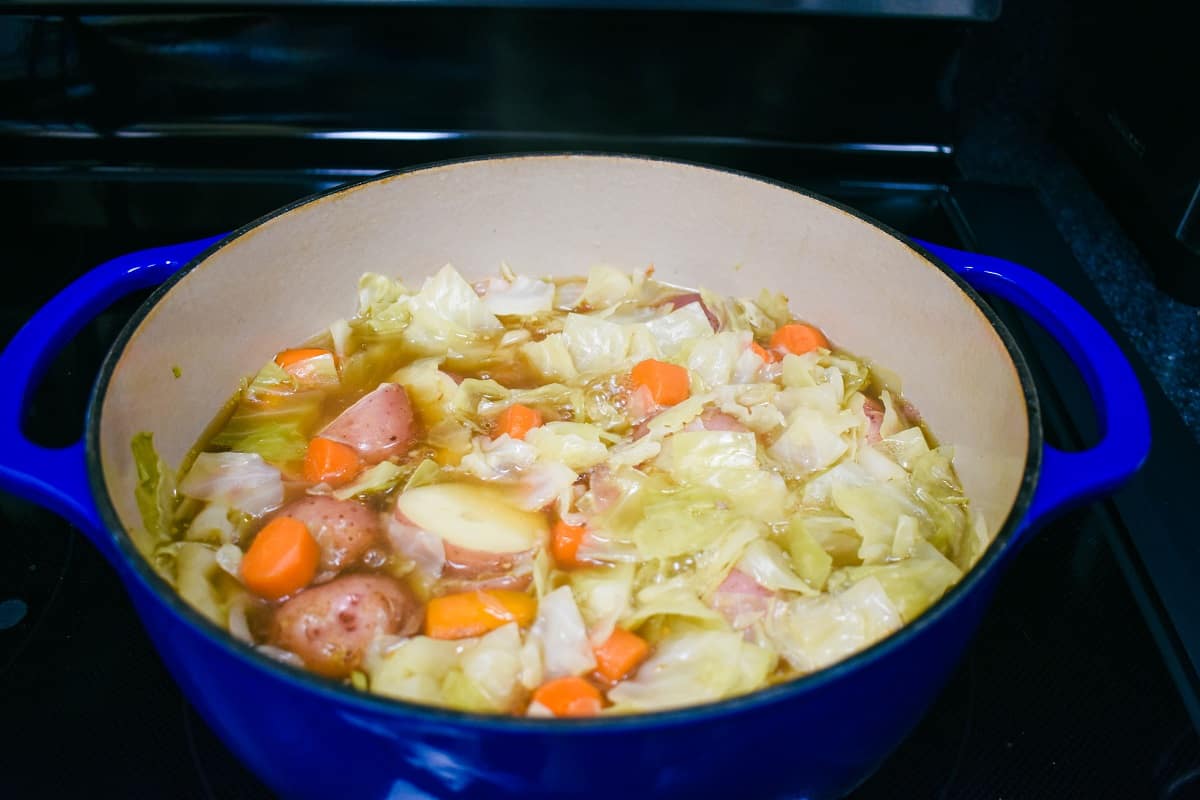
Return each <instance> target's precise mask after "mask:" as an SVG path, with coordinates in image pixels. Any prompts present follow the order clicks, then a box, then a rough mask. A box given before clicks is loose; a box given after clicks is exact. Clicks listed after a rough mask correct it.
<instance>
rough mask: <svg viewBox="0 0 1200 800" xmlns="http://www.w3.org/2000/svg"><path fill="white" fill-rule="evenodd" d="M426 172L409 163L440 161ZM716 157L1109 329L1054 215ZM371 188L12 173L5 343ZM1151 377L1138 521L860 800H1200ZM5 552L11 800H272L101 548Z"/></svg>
mask: <svg viewBox="0 0 1200 800" xmlns="http://www.w3.org/2000/svg"><path fill="white" fill-rule="evenodd" d="M667 150H668V151H669V148H667ZM668 154H669V152H668ZM685 155H688V156H691V157H695V156H696V154H695V153H691V152H689V153H685ZM408 156H411V157H401V159H400V160H399V161H397V160H392V161H390V162H388V163H405V162H415V161H419V160H425V159H427V158H430V157H438V154H437V153H432V152H429V151H428V150H427V149H423V150H422V151H421V152H420V153H419V154H413V153H411V152H409V153H408ZM703 156H704V160H708V161H713V162H723V163H728V164H731V165H735V166H739V165H745V164H750V165H752V168H753V169H755V170H756V171H759V172H762V173H766V174H771V175H772V176H774V177H778V178H782V179H784V180H790V181H793V182H796V183H799V184H801V185H806V186H808V187H810V188H812V189H814V190H816V191H818V192H821V193H824V194H827V195H829V196H832V197H834V198H836V199H839V200H841V201H843V202H845V203H847V204H849V205H851V206H854V207H856V208H858V209H861V210H862V211H863V212H865V213H867V214H868V215H871V216H873V217H876V218H878V219H880V220H882V221H884V222H886V223H888V224H890V225H892V226H893V227H895V228H898V229H899V230H901V231H903V232H905V233H908V234H911V235H914V236H918V237H921V238H925V239H929V240H932V241H936V242H940V243H945V244H951V245H958V246H964V247H968V248H976V249H979V250H981V251H987V252H992V253H994V254H996V255H1002V256H1007V257H1010V258H1014V259H1015V260H1020V261H1023V262H1024V263H1026V264H1027V265H1029V266H1031V267H1033V268H1035V269H1038V270H1041V271H1043V272H1045V273H1046V274H1048V275H1049V276H1050V277H1051V278H1053V279H1054V280H1056V281H1058V282H1060V283H1061V284H1063V285H1064V286H1065V287H1066V288H1068V289H1069V290H1070V291H1072V292H1073V293H1074V294H1075V295H1076V296H1077V297H1078V298H1079V299H1080V300H1081V302H1083V303H1084V304H1085V305H1087V306H1089V307H1090V308H1091V309H1092V310H1093V311H1100V304H1099V299H1098V297H1097V295H1096V293H1095V290H1094V288H1093V287H1091V286H1090V285H1088V284H1087V280H1086V278H1084V276H1083V273H1082V272H1081V271H1080V270H1079V268H1078V267H1077V265H1076V264H1075V263H1074V262H1073V261H1072V260H1071V258H1070V255H1069V253H1068V251H1067V250H1066V249H1065V247H1064V246H1063V244H1062V243H1061V241H1059V240H1058V238H1057V235H1056V233H1055V231H1054V228H1053V226H1052V224H1051V223H1050V221H1049V220H1048V219H1047V218H1046V217H1045V215H1044V214H1043V213H1042V211H1041V208H1040V206H1039V204H1038V201H1037V199H1036V197H1035V196H1034V195H1033V194H1032V193H1031V192H1026V191H1022V190H1015V189H1000V188H997V187H990V186H979V185H972V184H959V183H954V182H953V181H950V182H946V181H943V180H942V179H941V178H939V179H937V180H935V181H932V182H929V183H922V182H919V181H916V180H914V179H913V178H912V175H911V172H913V170H901V171H900V172H902V173H904V174H903V175H902V179H899V180H895V179H892V177H893V176H889V178H888V179H886V180H885V179H872V178H871V177H870V176H869V174H867V173H869V172H870V170H869V169H859V168H856V169H855V170H854V172H855V177H854V179H853V180H850V179H847V178H846V177H845V176H844V175H843V176H842V177H841V178H839V177H838V176H837V174H834V175H832V176H831V175H830V170H814V169H811V166H812V164H811V158H808V160H807V161H805V160H804V159H799V158H796V157H793V156H789V155H788V154H787V153H782V154H781V153H775V154H767V155H765V156H764V155H763V154H762V153H753V152H749V151H747V152H742V153H737V152H732V151H730V152H725V151H723V150H721V149H720V148H719V147H715V146H714V147H712V148H709V149H708V150H706V152H705V153H704V154H703ZM810 156H811V154H810ZM806 158H807V157H806ZM360 172H361V171H357V170H356V171H354V172H344V171H343V172H338V171H336V170H335V171H320V170H297V169H274V170H269V171H254V170H218V169H208V170H189V169H187V168H185V167H172V168H171V169H170V170H166V169H153V168H145V167H142V168H138V169H124V168H96V167H87V166H78V165H77V166H73V167H70V168H59V167H55V166H53V165H51V166H49V167H43V168H39V169H36V170H33V169H28V168H20V169H17V168H13V169H9V170H3V169H0V187H2V188H3V191H4V192H5V194H6V195H7V196H8V197H9V198H11V199H13V201H14V202H13V203H11V204H10V207H14V208H23V209H26V212H27V213H25V214H24V215H22V214H18V215H16V216H5V217H4V218H3V219H0V233H2V236H0V241H3V242H4V243H5V250H6V256H7V257H6V259H5V266H4V270H5V278H6V282H7V291H6V292H4V293H3V296H2V299H0V339H3V340H7V338H8V337H9V336H11V335H12V333H13V332H14V331H15V330H16V328H17V327H18V326H19V325H20V323H21V322H22V321H23V320H24V319H26V318H27V317H28V316H29V314H30V313H31V312H32V311H33V310H34V309H35V308H36V307H37V306H38V305H39V304H41V303H42V302H44V301H45V300H46V299H47V298H48V297H50V296H51V295H52V294H53V292H55V291H56V290H58V289H59V288H61V287H62V286H63V285H65V284H66V283H67V282H68V281H69V280H71V279H72V278H73V277H75V276H76V275H78V274H80V273H81V272H82V271H84V270H85V269H87V268H88V267H90V266H93V265H95V264H97V263H99V262H101V261H102V260H104V259H105V258H108V257H111V256H113V255H117V254H119V253H122V252H127V251H130V250H135V249H139V248H142V247H149V246H153V245H158V244H165V243H170V242H175V241H182V240H186V239H190V238H196V237H199V236H203V235H208V234H212V233H214V232H220V231H223V230H228V229H230V228H231V227H234V226H236V225H238V224H240V223H243V222H245V221H247V220H249V219H252V218H253V217H255V216H257V215H258V214H260V213H263V212H266V211H269V210H271V209H272V208H274V207H276V206H278V205H281V204H283V203H285V202H288V201H290V200H293V199H295V198H297V197H301V196H303V195H305V194H308V193H310V192H312V191H316V190H318V189H323V188H327V187H328V186H331V185H336V184H337V183H339V182H342V181H344V180H348V179H352V178H354V177H356V176H357V175H359V174H360ZM834 172H835V173H836V171H834ZM138 300H139V298H133V299H131V300H129V301H125V302H123V303H121V304H119V305H118V306H117V307H115V308H113V309H111V310H110V311H109V312H108V313H106V314H104V315H103V316H102V317H101V318H100V319H99V320H98V321H97V322H96V323H95V324H94V325H92V326H91V327H90V328H88V329H87V330H85V331H84V332H83V333H82V334H81V335H80V336H79V337H77V339H76V341H75V342H74V343H73V344H72V345H71V346H70V347H69V348H68V349H67V351H66V352H65V353H64V354H63V356H62V357H61V358H60V359H59V360H58V362H57V364H56V365H55V367H54V368H53V369H52V370H51V373H50V376H49V378H48V379H47V381H46V383H45V385H44V386H43V387H42V389H41V390H40V392H39V393H38V395H37V398H36V401H35V402H34V404H33V409H32V412H31V414H30V419H29V429H30V430H31V431H33V432H34V433H35V434H36V436H37V437H38V438H39V439H41V440H43V441H46V442H47V443H58V444H62V443H66V442H68V441H70V440H72V439H73V438H74V437H76V436H78V434H79V431H80V429H81V427H82V413H83V408H84V405H85V402H86V396H87V392H88V390H89V388H90V384H91V382H92V379H93V376H94V375H95V371H96V368H97V366H98V364H99V361H100V359H101V357H102V355H103V353H104V351H105V349H106V348H107V346H108V343H109V342H110V341H111V340H112V339H113V338H114V336H115V335H116V333H117V331H118V330H119V328H120V326H121V325H122V324H123V321H124V320H125V319H126V318H127V316H128V315H129V314H130V313H131V312H132V310H133V309H134V308H135V307H136V304H137V302H138ZM998 310H999V311H1000V312H1001V314H1002V315H1004V316H1005V319H1006V320H1008V321H1009V322H1010V325H1011V327H1012V328H1013V330H1014V332H1015V333H1016V335H1017V336H1018V339H1019V340H1020V342H1021V344H1022V346H1023V349H1024V350H1025V352H1026V353H1027V355H1028V356H1029V359H1030V361H1031V362H1032V365H1033V367H1034V370H1035V373H1036V378H1037V381H1038V388H1039V392H1040V393H1041V396H1042V398H1043V403H1044V404H1045V406H1046V416H1047V424H1048V438H1049V439H1050V440H1051V441H1053V442H1056V443H1059V444H1061V445H1063V446H1067V447H1070V446H1072V445H1078V444H1079V443H1080V442H1083V441H1087V439H1088V437H1089V436H1091V435H1093V433H1094V420H1092V419H1091V418H1090V407H1089V406H1088V404H1087V402H1086V401H1085V400H1084V399H1083V397H1084V395H1083V388H1082V385H1081V383H1080V382H1079V381H1078V379H1077V377H1076V376H1074V374H1073V373H1072V371H1071V370H1070V369H1069V367H1068V366H1067V365H1066V363H1065V362H1064V360H1063V359H1064V357H1063V355H1062V354H1061V352H1060V351H1058V350H1057V348H1056V347H1055V346H1054V345H1053V344H1051V343H1050V342H1049V341H1048V340H1047V339H1046V338H1045V337H1044V336H1041V335H1039V334H1038V332H1036V331H1033V330H1031V329H1030V328H1029V327H1027V326H1026V325H1025V324H1024V322H1023V321H1022V320H1021V319H1020V318H1019V317H1017V316H1016V315H1014V314H1012V312H1011V310H1010V309H1006V308H1000V309H998ZM1101 317H1102V319H1103V320H1104V321H1105V323H1106V325H1108V326H1109V327H1110V328H1111V327H1112V322H1111V319H1109V318H1108V317H1107V316H1106V315H1104V314H1101ZM1139 368H1140V367H1139ZM1142 375H1143V379H1144V381H1145V382H1146V388H1147V390H1148V395H1149V399H1150V402H1151V406H1152V414H1153V415H1154V426H1155V431H1154V433H1155V452H1154V455H1153V456H1152V458H1151V461H1150V463H1149V464H1148V467H1147V471H1146V472H1144V473H1143V474H1142V475H1141V476H1140V477H1139V478H1138V479H1137V480H1136V481H1135V483H1134V484H1132V485H1131V486H1130V487H1129V488H1128V489H1127V490H1125V491H1124V492H1122V494H1120V495H1119V496H1118V497H1117V498H1116V499H1114V500H1112V501H1108V502H1105V503H1102V504H1098V505H1095V506H1092V507H1090V508H1088V509H1085V510H1082V511H1079V512H1076V513H1073V514H1071V515H1069V516H1067V517H1065V518H1063V519H1061V520H1059V521H1058V522H1056V523H1054V524H1053V525H1052V526H1050V527H1049V528H1047V529H1045V530H1043V531H1041V532H1040V533H1039V535H1038V536H1037V537H1036V538H1035V539H1034V541H1032V543H1030V544H1029V545H1028V547H1027V548H1026V549H1025V550H1024V551H1023V552H1022V553H1021V554H1020V555H1019V557H1018V558H1017V559H1016V560H1015V562H1014V564H1013V566H1012V567H1011V569H1010V570H1009V572H1008V574H1007V575H1006V576H1005V578H1004V580H1003V581H1002V585H1001V588H1000V590H999V592H998V593H997V595H996V597H995V600H994V602H993V604H992V606H991V609H990V611H989V613H988V614H987V617H986V619H985V621H984V624H983V627H982V628H981V630H980V631H979V634H978V637H977V638H976V640H975V643H974V645H973V646H972V648H971V649H970V651H969V653H968V655H967V656H966V658H965V660H964V661H963V663H962V664H961V665H960V667H959V668H958V670H957V672H956V673H955V675H954V677H953V679H952V680H951V682H950V684H949V685H948V686H947V688H946V689H945V691H944V692H943V693H942V694H941V696H940V697H939V699H938V700H937V702H936V703H935V704H934V706H933V707H932V708H931V709H930V711H929V714H928V716H927V717H926V718H925V720H924V721H923V722H922V723H921V724H920V725H919V726H918V727H917V728H916V730H914V731H913V733H912V735H911V736H910V737H909V738H908V739H907V740H906V741H905V742H904V744H903V745H902V746H901V747H900V748H899V749H898V750H897V751H896V752H895V753H894V754H893V755H892V756H891V757H890V758H889V759H888V760H887V761H886V762H885V763H884V764H883V765H882V766H881V767H880V769H879V771H878V772H877V773H876V774H875V775H874V776H873V777H872V778H870V779H869V780H868V781H867V782H866V783H865V784H863V786H862V787H861V788H860V789H859V790H858V791H856V792H855V793H854V795H853V797H854V798H862V799H863V800H867V799H868V798H897V797H912V798H979V799H980V800H983V799H984V798H1061V797H1086V798H1093V797H1095V798H1100V797H1112V798H1140V797H1155V798H1173V799H1175V800H1178V798H1188V797H1198V796H1200V742H1198V739H1197V734H1196V728H1195V727H1194V722H1195V720H1196V719H1200V713H1198V710H1200V705H1198V704H1197V692H1196V689H1197V685H1198V684H1197V680H1196V674H1195V669H1194V663H1195V662H1194V661H1193V658H1194V657H1195V655H1196V654H1195V652H1194V651H1192V650H1189V647H1194V646H1195V644H1196V641H1195V639H1194V638H1189V636H1188V635H1187V633H1188V631H1187V627H1186V623H1187V613H1188V608H1190V604H1191V603H1193V602H1194V601H1193V600H1191V595H1187V594H1185V595H1181V594H1180V593H1179V589H1178V588H1177V587H1176V585H1175V584H1174V583H1173V581H1174V579H1175V578H1176V577H1177V576H1178V572H1172V571H1171V570H1172V569H1177V568H1186V567H1188V564H1187V563H1183V564H1181V563H1180V561H1181V560H1182V561H1183V562H1186V561H1187V559H1188V558H1195V557H1196V552H1195V551H1194V550H1193V551H1186V552H1185V551H1181V550H1176V551H1174V552H1173V553H1172V552H1171V551H1169V550H1166V549H1164V547H1165V545H1163V537H1166V536H1169V535H1171V534H1172V533H1174V534H1175V537H1176V539H1178V535H1179V534H1180V533H1181V532H1183V531H1186V530H1189V529H1190V530H1192V531H1193V534H1194V533H1195V530H1194V529H1195V527H1196V525H1195V521H1194V519H1190V518H1189V516H1188V515H1187V513H1186V510H1185V509H1183V508H1182V504H1181V503H1179V502H1178V497H1181V496H1187V490H1186V489H1185V488H1184V485H1183V483H1182V482H1183V481H1185V480H1186V478H1187V475H1188V474H1191V475H1193V476H1194V475H1195V469H1194V466H1191V467H1186V465H1189V464H1190V465H1194V464H1195V463H1196V461H1197V456H1198V455H1200V453H1198V452H1197V450H1198V448H1196V446H1195V444H1194V442H1193V440H1192V439H1191V437H1190V436H1189V435H1188V434H1187V432H1186V430H1185V429H1184V428H1183V426H1182V424H1181V423H1180V422H1179V420H1178V418H1177V417H1176V416H1175V412H1174V411H1173V410H1172V409H1171V408H1170V406H1169V404H1167V402H1166V399H1165V398H1164V397H1162V395H1161V392H1159V390H1158V389H1157V387H1156V386H1155V385H1154V384H1153V383H1152V379H1150V378H1149V376H1148V375H1147V374H1146V373H1145V372H1144V371H1142ZM1185 467H1186V468H1185ZM1177 487H1178V491H1179V493H1178V494H1176V489H1177ZM1193 492H1194V489H1193ZM0 530H2V533H0V536H2V537H3V541H4V545H5V549H4V553H5V556H4V558H3V559H0V708H2V709H3V726H4V729H5V731H6V735H4V736H3V737H0V738H2V739H3V741H4V742H5V744H3V745H0V765H2V766H0V794H3V795H5V796H9V797H26V796H35V795H36V796H67V795H71V796H121V797H172V798H261V797H267V796H269V793H268V792H267V790H266V789H265V788H264V787H263V786H262V785H261V784H260V783H258V782H257V781H256V779H255V778H254V777H253V776H252V775H251V774H249V773H248V772H247V771H246V770H245V768H243V767H242V766H241V765H240V764H239V763H238V762H237V761H236V760H235V759H234V758H233V757H232V756H231V755H230V754H229V752H228V751H227V750H225V749H224V747H223V745H222V744H221V743H220V742H219V741H218V740H217V739H216V737H215V736H214V735H213V734H212V733H211V732H210V731H209V730H208V729H207V728H206V727H205V725H204V723H203V722H202V721H200V719H199V718H198V717H197V716H196V715H195V714H194V713H193V712H192V711H191V709H190V708H189V706H188V703H187V701H186V700H184V698H183V697H182V695H181V694H180V692H179V691H178V689H177V688H176V687H175V684H174V683H173V682H172V681H171V679H170V677H169V676H168V675H167V673H166V671H165V670H164V669H163V667H162V665H161V664H160V662H159V660H158V658H157V656H156V655H155V653H154V651H153V649H152V648H151V646H150V643H149V642H148V640H147V639H146V637H145V635H144V634H143V632H142V630H141V627H140V625H139V623H138V621H137V619H136V618H135V616H134V613H133V610H132V608H131V607H130V605H129V602H128V600H127V599H126V597H125V594H124V591H123V589H122V588H121V586H120V584H119V582H118V581H117V579H116V577H115V575H114V574H113V572H112V571H111V570H110V569H109V568H108V566H107V565H106V564H105V562H104V561H103V560H102V558H101V557H100V556H99V555H98V554H97V553H96V552H95V551H94V550H93V549H92V547H91V546H90V545H89V544H88V542H87V541H86V540H84V539H83V538H82V537H80V536H79V535H78V534H77V533H75V532H74V531H72V530H71V529H70V527H69V526H67V525H66V524H65V523H63V522H62V521H60V520H59V519H57V518H56V517H54V516H53V515H51V514H49V513H47V512H44V511H42V510H40V509H37V508H34V507H32V506H30V505H28V504H26V503H23V502H19V501H17V500H15V499H13V498H10V497H7V496H3V497H0ZM1193 544H1195V543H1194V542H1193ZM1193 563H1194V562H1193ZM1191 574H1192V575H1193V576H1200V572H1192V573H1191ZM1185 588H1187V589H1188V591H1190V587H1185ZM1189 710H1190V713H1189ZM746 789H747V796H754V794H753V787H752V786H749V785H748V786H747V787H746Z"/></svg>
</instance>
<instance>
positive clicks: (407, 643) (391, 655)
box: [365, 626, 515, 705]
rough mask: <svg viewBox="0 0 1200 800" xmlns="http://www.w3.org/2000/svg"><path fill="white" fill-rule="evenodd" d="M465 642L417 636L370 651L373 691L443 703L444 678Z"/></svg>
mask: <svg viewBox="0 0 1200 800" xmlns="http://www.w3.org/2000/svg"><path fill="white" fill-rule="evenodd" d="M514 627H515V626H514ZM466 646H469V643H468V644H464V643H463V642H455V641H445V640H442V639H430V638H429V637H427V636H414V637H412V638H410V639H405V640H403V641H401V642H399V643H397V644H394V645H392V646H391V647H389V648H387V649H384V650H383V651H382V652H370V651H369V652H368V656H367V661H366V664H365V667H366V672H367V675H368V677H369V678H370V685H371V691H373V692H376V693H378V694H384V695H388V696H389V697H398V698H400V699H402V700H411V701H413V702H417V703H426V704H429V705H436V704H438V703H441V702H442V690H441V686H442V681H443V680H444V679H445V677H446V675H447V674H449V672H450V671H451V670H452V669H454V668H455V667H456V666H457V665H458V661H459V655H460V652H461V650H462V649H463V648H464V647H466Z"/></svg>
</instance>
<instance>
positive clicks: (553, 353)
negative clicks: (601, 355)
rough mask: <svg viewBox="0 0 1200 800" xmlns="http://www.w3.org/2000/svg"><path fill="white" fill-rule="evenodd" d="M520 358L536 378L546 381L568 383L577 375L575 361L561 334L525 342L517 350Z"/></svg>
mask: <svg viewBox="0 0 1200 800" xmlns="http://www.w3.org/2000/svg"><path fill="white" fill-rule="evenodd" d="M519 352H520V354H521V358H523V359H524V360H525V362H526V363H527V364H528V365H529V366H530V368H532V369H533V370H534V371H535V372H536V373H537V374H538V377H540V378H542V379H543V380H548V381H570V380H574V379H575V377H576V376H578V375H579V370H577V369H576V368H575V361H574V359H572V358H571V352H570V350H568V349H567V340H566V337H564V336H563V335H562V334H561V333H552V334H550V335H549V336H547V337H546V338H544V339H542V340H541V341H539V342H525V343H524V344H522V345H521V346H520V348H519Z"/></svg>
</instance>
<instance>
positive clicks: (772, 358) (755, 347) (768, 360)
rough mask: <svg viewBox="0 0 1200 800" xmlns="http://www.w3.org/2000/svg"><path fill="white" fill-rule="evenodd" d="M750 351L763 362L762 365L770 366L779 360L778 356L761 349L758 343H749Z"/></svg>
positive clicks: (763, 348)
mask: <svg viewBox="0 0 1200 800" xmlns="http://www.w3.org/2000/svg"><path fill="white" fill-rule="evenodd" d="M750 350H751V352H753V353H754V355H756V356H758V357H759V358H761V359H762V360H763V363H764V364H772V363H774V362H776V361H778V360H779V356H778V355H776V354H775V353H774V352H772V351H770V350H768V349H767V348H765V347H763V346H762V345H761V344H759V343H758V342H751V343H750Z"/></svg>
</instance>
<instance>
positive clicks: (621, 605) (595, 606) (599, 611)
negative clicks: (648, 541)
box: [570, 564, 633, 645]
mask: <svg viewBox="0 0 1200 800" xmlns="http://www.w3.org/2000/svg"><path fill="white" fill-rule="evenodd" d="M570 582H571V591H573V592H574V593H575V599H576V600H577V601H578V603H579V611H580V613H581V614H582V615H583V620H584V622H585V623H587V626H588V630H589V635H588V638H589V639H590V640H591V642H592V644H594V645H599V644H602V643H604V642H605V641H607V640H608V637H609V636H611V635H612V632H613V629H614V628H615V627H616V626H617V621H618V620H619V619H621V617H623V616H624V615H625V614H626V612H628V611H629V608H630V605H631V603H632V600H633V598H632V593H633V565H632V564H615V565H613V566H611V567H597V568H594V569H576V570H572V571H571V574H570Z"/></svg>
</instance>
